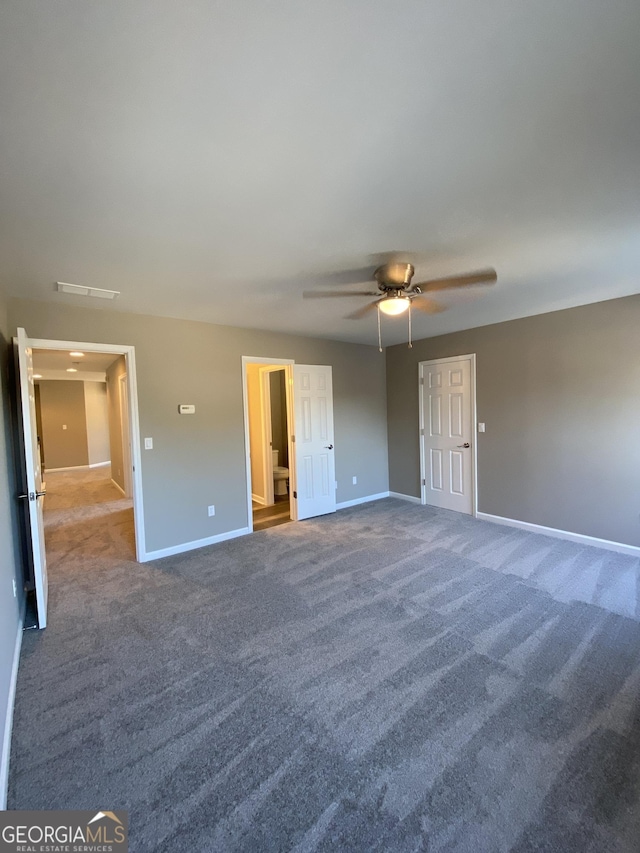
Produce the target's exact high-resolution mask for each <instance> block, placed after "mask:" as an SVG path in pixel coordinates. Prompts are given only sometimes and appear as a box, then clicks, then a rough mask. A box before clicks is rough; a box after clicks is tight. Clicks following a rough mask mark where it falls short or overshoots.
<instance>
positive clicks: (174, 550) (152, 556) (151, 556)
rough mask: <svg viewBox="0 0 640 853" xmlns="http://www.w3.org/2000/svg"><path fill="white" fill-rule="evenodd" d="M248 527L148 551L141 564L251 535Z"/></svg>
mask: <svg viewBox="0 0 640 853" xmlns="http://www.w3.org/2000/svg"><path fill="white" fill-rule="evenodd" d="M251 532H252V531H251V530H249V528H248V527H240V528H238V530H228V531H227V532H226V533H217V534H216V535H215V536H207V537H206V539H196V540H194V541H193V542H183V543H182V544H181V545H171V546H170V547H169V548H159V549H158V550H157V551H149V552H148V553H146V554H144V556H143V558H142V560H140V562H141V563H148V562H149V560H161V559H162V558H163V557H172V556H173V555H174V554H184V552H185V551H195V550H196V548H206V547H207V545H216V544H217V543H218V542H226V541H227V539H236V538H237V537H238V536H246V535H247V533H251Z"/></svg>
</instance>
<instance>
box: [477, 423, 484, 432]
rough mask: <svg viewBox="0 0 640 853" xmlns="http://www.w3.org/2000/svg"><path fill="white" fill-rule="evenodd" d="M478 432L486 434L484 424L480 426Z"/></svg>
mask: <svg viewBox="0 0 640 853" xmlns="http://www.w3.org/2000/svg"><path fill="white" fill-rule="evenodd" d="M478 432H484V424H480V423H479V424H478Z"/></svg>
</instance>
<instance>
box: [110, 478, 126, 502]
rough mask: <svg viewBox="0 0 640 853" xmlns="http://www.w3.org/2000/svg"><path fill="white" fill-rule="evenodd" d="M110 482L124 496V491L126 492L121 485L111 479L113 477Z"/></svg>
mask: <svg viewBox="0 0 640 853" xmlns="http://www.w3.org/2000/svg"><path fill="white" fill-rule="evenodd" d="M111 482H112V483H113V485H114V486H115V487H116V489H117V490H118V491H119V492H122V496H123V497H125V498H126V496H127V493H126V492H125V490H124V489H123V488H122V486H121V485H120V483H116V481H115V480H114V479H113V477H112V478H111Z"/></svg>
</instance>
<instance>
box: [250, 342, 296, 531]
mask: <svg viewBox="0 0 640 853" xmlns="http://www.w3.org/2000/svg"><path fill="white" fill-rule="evenodd" d="M249 364H257V365H262V366H263V370H261V371H260V373H261V376H260V398H261V402H260V405H261V408H262V412H261V425H262V440H263V448H262V450H263V470H264V471H265V476H266V473H267V468H268V469H269V470H270V471H271V493H273V470H272V464H271V457H270V456H269V458H268V459H266V457H267V456H268V455H269V454H267V453H265V452H264V450H265V445H264V442H265V406H264V394H265V390H264V389H265V384H267V385H268V383H265V377H268V375H269V373H270V372H271V371H269V370H268V369H264V368H268V367H272V368H273V369H274V370H282V368H284V378H285V389H286V397H287V432H288V451H289V466H288V467H289V511H290V515H291V521H297V520H298V504H297V501H296V500H295V499H294V496H293V495H294V492H295V491H296V469H295V456H294V452H293V446H294V441H295V436H294V434H293V432H292V430H293V423H294V422H293V365H294V364H295V362H294V360H293V359H291V358H266V357H263V356H249V355H243V356H242V408H243V414H244V458H245V472H246V491H247V527H248V528H249V533H253V504H252V500H251V445H250V442H249V391H248V387H247V366H248V365H249ZM266 485H267V493H269V492H268V483H266ZM272 502H273V501H272Z"/></svg>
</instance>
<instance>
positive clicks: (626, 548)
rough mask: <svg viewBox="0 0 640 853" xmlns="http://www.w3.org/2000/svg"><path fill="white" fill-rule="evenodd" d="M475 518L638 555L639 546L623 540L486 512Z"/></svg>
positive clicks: (621, 552)
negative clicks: (615, 540)
mask: <svg viewBox="0 0 640 853" xmlns="http://www.w3.org/2000/svg"><path fill="white" fill-rule="evenodd" d="M477 518H478V519H480V520H481V521H489V522H491V523H492V524H502V525H504V526H505V527H518V528H520V529H521V530H527V531H529V532H530V533H541V534H542V535H543V536H553V538H554V539H567V540H568V541H569V542H577V543H578V544H579V545H590V546H591V547H592V548H604V549H605V550H607V551H616V552H617V553H618V554H629V555H630V556H631V557H638V556H640V548H639V547H638V546H637V545H626V544H625V543H624V542H612V541H611V540H610V539H597V538H596V537H595V536H586V535H585V534H584V533H572V532H571V531H570V530H558V529H557V528H555V527H543V526H542V525H541V524H532V523H531V522H529V521H519V520H518V519H517V518H503V517H502V516H501V515H491V514H490V513H488V512H479V513H478V515H477Z"/></svg>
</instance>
